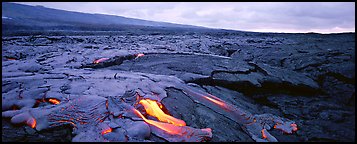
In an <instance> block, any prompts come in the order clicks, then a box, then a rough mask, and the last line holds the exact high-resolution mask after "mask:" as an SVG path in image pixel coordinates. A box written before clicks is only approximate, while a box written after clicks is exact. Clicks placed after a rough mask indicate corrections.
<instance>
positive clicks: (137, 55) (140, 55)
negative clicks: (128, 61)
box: [135, 53, 144, 59]
mask: <svg viewBox="0 0 357 144" xmlns="http://www.w3.org/2000/svg"><path fill="white" fill-rule="evenodd" d="M135 56H136V57H135V59H137V58H139V57H142V56H144V54H142V53H140V54H135Z"/></svg>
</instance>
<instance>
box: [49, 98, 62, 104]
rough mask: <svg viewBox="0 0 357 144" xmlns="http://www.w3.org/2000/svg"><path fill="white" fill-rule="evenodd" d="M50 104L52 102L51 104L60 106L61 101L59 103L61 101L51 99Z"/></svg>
mask: <svg viewBox="0 0 357 144" xmlns="http://www.w3.org/2000/svg"><path fill="white" fill-rule="evenodd" d="M48 102H50V103H51V104H56V105H57V104H59V103H60V102H61V101H59V100H57V99H53V98H50V99H49V100H48Z"/></svg>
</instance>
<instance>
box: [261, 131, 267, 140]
mask: <svg viewBox="0 0 357 144" xmlns="http://www.w3.org/2000/svg"><path fill="white" fill-rule="evenodd" d="M262 136H263V139H266V138H267V136H266V135H265V129H262Z"/></svg>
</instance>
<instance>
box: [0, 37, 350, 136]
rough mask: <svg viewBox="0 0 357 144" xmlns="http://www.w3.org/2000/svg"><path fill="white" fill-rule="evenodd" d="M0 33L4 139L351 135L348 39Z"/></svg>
mask: <svg viewBox="0 0 357 144" xmlns="http://www.w3.org/2000/svg"><path fill="white" fill-rule="evenodd" d="M2 40H3V41H2V46H3V49H2V52H3V54H2V56H3V57H2V68H3V72H2V88H3V90H2V117H3V129H2V130H3V133H2V138H3V141H80V142H91V141H124V142H131V141H138V142H150V141H173V142H181V141H259V142H260V141H303V142H304V141H354V139H355V137H354V134H355V131H354V125H355V120H354V118H355V113H354V105H355V103H354V99H355V98H354V97H355V92H354V89H355V88H354V85H355V84H354V83H355V82H354V77H355V75H354V71H355V70H354V51H355V44H354V34H339V35H318V34H260V33H243V32H231V33H228V32H222V33H220V32H211V33H199V32H197V33H183V32H182V33H180V32H177V33H166V34H165V35H157V34H155V35H153V34H151V33H146V34H142V35H135V34H132V35H120V34H119V35H114V36H8V37H7V36H3V38H2ZM58 137H61V138H62V139H59V138H58Z"/></svg>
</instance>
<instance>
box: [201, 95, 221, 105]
mask: <svg viewBox="0 0 357 144" xmlns="http://www.w3.org/2000/svg"><path fill="white" fill-rule="evenodd" d="M203 97H204V98H205V99H207V100H209V101H211V102H213V103H215V104H218V105H220V106H222V107H226V104H225V103H224V102H222V101H221V100H219V99H218V98H216V99H218V100H215V99H213V98H210V97H208V96H203Z"/></svg>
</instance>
